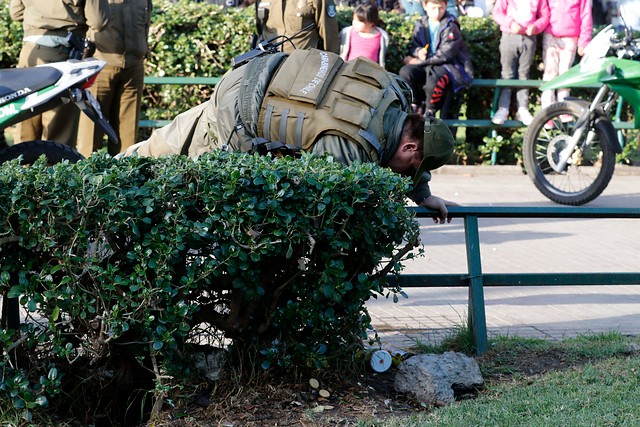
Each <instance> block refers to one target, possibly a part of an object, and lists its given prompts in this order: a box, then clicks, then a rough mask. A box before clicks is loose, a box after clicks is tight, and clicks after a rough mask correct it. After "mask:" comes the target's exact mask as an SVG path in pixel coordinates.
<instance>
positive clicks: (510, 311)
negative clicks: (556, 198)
mask: <svg viewBox="0 0 640 427" xmlns="http://www.w3.org/2000/svg"><path fill="white" fill-rule="evenodd" d="M431 187H432V191H433V193H434V194H436V195H438V196H441V197H444V198H446V199H449V200H453V201H456V202H458V203H460V204H462V205H489V206H559V205H556V204H555V203H553V202H551V201H549V200H548V199H546V198H545V197H544V196H543V195H542V194H540V193H539V192H538V190H537V189H536V188H535V187H534V185H533V183H532V182H531V181H530V180H529V178H528V177H527V176H526V175H524V174H522V172H521V171H520V168H519V167H510V166H484V167H468V166H460V167H456V166H447V167H444V168H443V170H442V171H438V173H435V174H434V177H433V180H432V186H431ZM585 206H588V207H630V208H638V209H640V167H616V172H615V175H614V177H613V178H612V180H611V183H610V184H609V186H608V187H607V189H606V190H605V191H604V193H603V194H602V195H600V197H598V198H597V199H596V200H594V201H593V202H591V203H589V204H588V205H585ZM479 221H480V222H479V227H480V243H481V246H480V250H481V256H482V268H483V272H484V273H525V272H526V273H538V272H539V273H553V272H637V271H638V270H640V220H638V219H563V218H549V219H529V218H515V219H513V218H505V219H491V218H487V219H482V218H481V219H480V220H479ZM421 228H422V242H423V244H424V245H425V251H426V254H425V257H423V258H420V259H418V260H414V261H412V262H411V263H408V264H407V266H406V269H405V272H406V273H466V271H467V266H466V252H465V245H464V227H463V224H462V220H460V219H454V220H453V222H452V223H451V224H445V225H436V224H433V222H431V221H430V220H426V219H425V220H421ZM405 291H406V293H407V294H408V295H409V298H408V299H402V300H401V301H399V302H398V303H397V304H393V302H392V301H391V300H390V299H384V298H379V299H378V300H372V301H370V302H368V303H367V307H368V309H369V312H370V314H371V317H372V323H373V326H374V327H375V328H376V330H377V331H378V333H379V335H380V336H381V337H382V343H383V345H390V346H395V347H401V348H402V347H405V348H406V347H410V346H411V345H413V344H415V340H419V341H421V342H423V343H433V342H437V341H438V340H440V339H441V338H442V337H443V336H447V335H450V334H451V333H452V332H453V331H454V330H455V328H456V327H459V326H461V325H464V324H466V320H467V310H468V305H467V303H468V290H467V288H408V289H406V290H405ZM484 292H485V307H486V318H487V329H488V332H489V335H492V334H499V335H518V336H531V337H542V338H548V339H561V338H563V337H569V336H575V335H577V334H581V333H590V332H606V331H619V332H621V333H624V334H632V335H640V284H639V286H635V285H634V286H562V287H559V286H544V287H542V286H528V287H520V286H518V287H516V286H514V287H485V289H484Z"/></svg>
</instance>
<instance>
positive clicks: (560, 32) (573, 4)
mask: <svg viewBox="0 0 640 427" xmlns="http://www.w3.org/2000/svg"><path fill="white" fill-rule="evenodd" d="M548 2H549V11H550V16H549V25H548V26H547V28H546V29H545V30H544V33H543V34H542V61H543V63H544V75H543V76H542V80H544V81H549V80H551V79H553V78H554V77H557V76H558V75H560V74H562V73H564V72H565V71H567V70H568V69H569V68H571V66H572V65H573V61H574V60H575V58H576V51H577V53H578V55H580V56H582V54H583V53H584V48H585V46H587V44H588V43H589V42H590V41H591V30H592V28H593V18H592V16H591V0H548ZM567 96H569V89H559V90H558V93H557V98H556V93H555V91H553V90H545V91H543V92H542V97H541V102H542V107H543V108H544V107H547V106H548V105H550V104H552V103H554V102H555V101H556V99H557V100H558V101H562V100H563V99H564V98H566V97H567Z"/></svg>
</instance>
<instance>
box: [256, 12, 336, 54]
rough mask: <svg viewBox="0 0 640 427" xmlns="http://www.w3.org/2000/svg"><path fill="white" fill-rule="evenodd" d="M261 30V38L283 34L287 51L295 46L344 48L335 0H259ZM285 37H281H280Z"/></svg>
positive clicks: (334, 49)
mask: <svg viewBox="0 0 640 427" xmlns="http://www.w3.org/2000/svg"><path fill="white" fill-rule="evenodd" d="M256 1H257V2H258V3H257V5H256V14H257V20H258V22H259V24H258V25H259V26H260V28H261V30H262V31H261V33H260V34H258V42H261V41H263V40H268V39H271V38H273V37H276V36H283V37H284V38H285V40H286V41H285V42H284V43H283V44H282V48H283V50H284V52H291V51H293V50H294V49H311V48H315V49H321V50H325V51H327V52H333V53H338V52H339V51H340V31H339V30H338V19H337V17H336V14H337V12H336V5H335V3H334V1H333V0H308V1H306V0H295V1H294V0H263V1H260V0H256ZM279 41H281V40H279Z"/></svg>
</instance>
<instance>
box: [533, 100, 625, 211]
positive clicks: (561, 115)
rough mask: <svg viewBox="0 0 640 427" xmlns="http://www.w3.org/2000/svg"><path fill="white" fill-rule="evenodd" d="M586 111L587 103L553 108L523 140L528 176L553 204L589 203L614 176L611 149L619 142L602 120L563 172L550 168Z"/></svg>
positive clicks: (536, 120) (543, 113) (545, 111)
mask: <svg viewBox="0 0 640 427" xmlns="http://www.w3.org/2000/svg"><path fill="white" fill-rule="evenodd" d="M585 108H588V104H587V103H586V102H577V101H570V102H557V103H555V104H552V105H550V106H549V107H547V108H545V109H543V110H542V111H541V112H540V113H539V114H537V115H536V116H535V118H534V120H533V122H531V125H529V127H528V128H527V131H526V133H525V136H524V144H523V148H522V156H523V158H524V165H525V169H526V171H527V174H528V175H529V178H531V180H532V181H533V183H534V185H535V186H536V188H538V190H540V192H541V193H542V194H544V195H545V196H546V197H547V198H549V199H550V200H552V201H554V202H556V203H560V204H564V205H572V206H578V205H583V204H585V203H588V202H590V201H592V200H593V199H595V198H596V197H598V196H599V195H600V193H602V192H603V191H604V189H605V188H606V187H607V185H608V184H609V181H610V180H611V177H612V175H613V170H614V168H615V161H616V155H615V152H614V151H613V148H612V147H613V144H617V143H618V141H617V139H616V136H615V132H611V131H610V129H613V127H612V126H610V123H609V122H607V119H605V118H600V119H597V120H596V123H595V129H594V130H595V132H596V136H595V138H594V139H593V141H592V143H591V144H590V145H589V146H588V147H586V148H585V147H584V146H583V145H582V144H578V148H577V149H576V151H575V152H574V154H573V155H572V156H571V159H570V160H569V164H568V165H567V167H566V169H565V171H563V172H557V171H556V170H555V169H554V167H553V166H554V163H555V162H556V161H557V160H558V157H559V154H560V151H562V149H563V148H564V147H566V144H567V143H568V141H569V138H570V137H571V135H572V133H573V129H574V126H575V124H576V122H577V120H578V118H579V117H580V115H581V113H582V112H583V111H584V109H585ZM585 136H586V133H585ZM612 138H613V139H612Z"/></svg>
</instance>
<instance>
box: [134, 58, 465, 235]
mask: <svg viewBox="0 0 640 427" xmlns="http://www.w3.org/2000/svg"><path fill="white" fill-rule="evenodd" d="M411 97H412V95H411V89H410V88H409V86H408V85H407V83H406V82H405V81H404V80H402V79H401V78H400V77H398V76H397V75H395V74H393V73H389V72H388V71H386V70H384V68H382V67H380V66H379V65H378V64H376V63H375V62H373V61H371V60H369V59H366V58H358V59H355V60H351V61H347V62H344V61H343V60H342V59H341V58H340V56H338V55H337V54H334V53H331V52H326V51H321V50H317V49H310V50H295V51H293V52H292V53H291V54H286V53H282V52H279V53H273V54H269V55H263V56H258V57H256V58H254V59H251V60H249V61H247V62H246V63H245V64H243V65H241V66H238V67H236V68H234V69H232V70H230V71H229V72H227V73H226V74H225V75H224V77H223V78H222V80H221V81H220V82H219V83H218V84H217V85H216V87H215V89H214V92H213V95H212V96H211V99H209V101H207V102H205V103H203V104H200V105H199V106H197V107H194V108H192V109H190V110H188V111H186V112H184V113H182V114H180V115H178V116H177V117H176V118H175V119H174V120H173V121H172V122H171V123H170V124H168V125H167V126H165V127H163V128H161V129H158V130H156V131H154V132H153V134H152V135H151V136H150V137H149V139H148V140H146V141H142V142H140V143H138V144H136V145H133V146H132V147H129V149H128V150H127V151H126V152H125V153H124V155H131V154H133V153H137V154H138V155H141V156H153V157H159V156H162V155H169V154H184V155H188V156H197V155H199V154H202V153H205V152H209V151H213V150H214V149H223V150H233V151H242V152H259V153H262V154H264V153H267V152H280V153H285V154H288V153H295V152H296V151H306V152H311V153H314V154H319V155H321V154H324V153H326V154H329V155H331V156H332V157H333V158H334V159H335V160H336V161H338V162H340V163H343V164H345V165H350V164H351V163H353V162H355V161H360V162H375V163H378V164H379V165H380V166H383V167H388V168H390V169H391V170H393V171H394V172H397V173H400V174H402V175H407V176H413V177H414V186H413V191H412V193H411V195H410V196H411V198H412V200H413V201H414V202H415V203H416V204H418V205H420V206H425V207H428V208H431V209H435V210H437V211H439V212H440V215H441V216H440V222H441V223H443V222H444V221H445V219H446V218H447V207H446V206H447V205H452V204H454V203H452V202H448V201H446V200H443V199H441V198H439V197H436V196H434V195H432V194H431V191H430V189H429V180H430V179H431V173H430V171H431V170H433V169H436V168H438V167H440V166H442V165H444V164H445V163H446V162H447V161H448V160H449V158H450V157H451V154H452V153H453V146H454V142H455V141H454V138H453V136H452V134H451V132H450V130H449V128H448V127H447V126H446V125H445V124H444V122H442V121H440V120H437V119H434V118H431V117H427V118H423V117H422V116H420V115H417V114H409V113H408V112H409V109H410V105H411ZM449 220H450V218H449ZM436 221H437V219H436Z"/></svg>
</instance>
